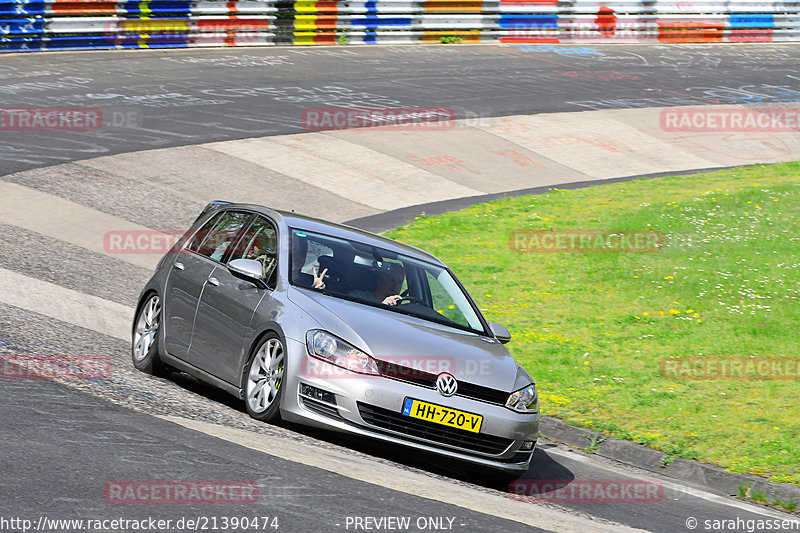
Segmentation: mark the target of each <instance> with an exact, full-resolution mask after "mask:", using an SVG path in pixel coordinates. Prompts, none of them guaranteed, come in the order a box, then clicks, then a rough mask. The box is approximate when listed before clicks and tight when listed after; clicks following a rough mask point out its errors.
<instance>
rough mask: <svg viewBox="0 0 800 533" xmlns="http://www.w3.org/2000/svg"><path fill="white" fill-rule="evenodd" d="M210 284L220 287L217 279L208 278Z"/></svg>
mask: <svg viewBox="0 0 800 533" xmlns="http://www.w3.org/2000/svg"><path fill="white" fill-rule="evenodd" d="M208 283H209V284H210V285H213V286H215V287H219V280H218V279H217V278H208Z"/></svg>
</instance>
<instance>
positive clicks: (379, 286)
mask: <svg viewBox="0 0 800 533" xmlns="http://www.w3.org/2000/svg"><path fill="white" fill-rule="evenodd" d="M405 277H406V271H405V269H404V268H403V266H402V265H400V264H397V263H389V269H388V270H382V271H381V272H379V273H378V279H377V280H376V282H375V290H374V291H367V290H355V291H351V292H350V293H349V294H350V296H355V297H356V298H361V299H363V300H369V301H373V302H379V303H382V304H384V305H397V304H398V303H400V300H402V299H403V297H402V296H400V289H401V288H402V287H403V280H404V279H405Z"/></svg>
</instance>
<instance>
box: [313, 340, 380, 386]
mask: <svg viewBox="0 0 800 533" xmlns="http://www.w3.org/2000/svg"><path fill="white" fill-rule="evenodd" d="M306 346H307V348H308V353H309V354H310V355H312V356H314V357H317V358H319V359H322V360H323V361H327V362H328V363H330V364H332V365H336V366H339V367H342V368H346V369H347V370H350V371H352V372H358V373H359V374H373V375H378V374H380V373H379V372H378V365H376V364H375V360H374V359H372V357H370V356H368V355H367V354H365V353H364V352H362V351H361V350H359V349H358V348H354V347H353V346H351V345H349V344H347V343H346V342H344V341H343V340H342V339H339V338H338V337H334V336H333V335H331V334H330V333H328V332H327V331H322V330H320V329H312V330H311V331H309V332H308V333H306Z"/></svg>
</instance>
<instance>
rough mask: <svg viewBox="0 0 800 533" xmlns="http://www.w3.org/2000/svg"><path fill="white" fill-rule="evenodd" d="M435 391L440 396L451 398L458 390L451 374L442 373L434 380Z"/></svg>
mask: <svg viewBox="0 0 800 533" xmlns="http://www.w3.org/2000/svg"><path fill="white" fill-rule="evenodd" d="M436 390H438V391H439V394H441V395H442V396H452V395H453V394H455V393H456V391H457V390H458V382H457V381H456V378H454V377H453V376H452V375H451V374H448V373H447V372H442V373H441V374H439V375H438V376H437V378H436Z"/></svg>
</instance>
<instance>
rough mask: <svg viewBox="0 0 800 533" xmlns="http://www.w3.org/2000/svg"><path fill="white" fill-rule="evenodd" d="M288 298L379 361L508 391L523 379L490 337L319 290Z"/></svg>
mask: <svg viewBox="0 0 800 533" xmlns="http://www.w3.org/2000/svg"><path fill="white" fill-rule="evenodd" d="M289 299H290V300H291V301H293V302H294V303H295V304H297V305H298V306H300V307H301V308H302V309H303V310H304V311H305V312H307V313H308V314H310V315H311V316H312V317H313V318H314V319H315V320H317V321H318V322H319V323H320V324H321V325H322V328H323V329H325V330H327V331H329V332H330V333H333V334H334V335H336V336H338V337H340V338H341V339H342V340H344V341H347V342H348V343H350V344H352V345H353V346H355V347H356V348H359V349H360V350H363V351H365V352H367V353H369V354H370V355H372V356H373V357H375V358H376V359H381V360H384V361H388V362H391V363H395V364H399V365H401V366H405V367H412V368H415V369H419V370H423V371H426V372H430V373H432V374H438V373H440V372H450V373H451V374H453V375H454V376H455V377H456V379H457V380H459V381H466V382H469V383H474V384H476V385H482V386H484V387H491V388H493V389H498V390H502V391H506V392H510V391H512V390H515V389H514V387H515V385H516V384H517V380H518V378H520V376H519V375H518V371H517V365H516V363H515V362H514V359H513V358H512V357H511V354H509V353H508V350H506V348H505V346H503V345H502V344H500V343H499V342H497V341H496V340H494V339H491V338H488V337H486V336H483V335H477V334H473V333H469V332H466V331H461V330H458V329H455V328H450V327H447V326H444V325H440V324H437V323H434V322H429V321H426V320H423V319H420V318H416V317H411V316H407V315H404V314H402V313H397V312H395V311H390V310H384V309H380V308H376V307H371V306H369V305H363V304H358V303H355V302H350V301H347V300H342V299H339V298H334V297H332V296H327V295H324V294H322V293H319V292H315V291H306V290H297V289H294V288H291V289H290V290H289ZM523 373H524V371H523ZM528 379H529V378H528ZM523 386H524V384H523Z"/></svg>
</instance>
